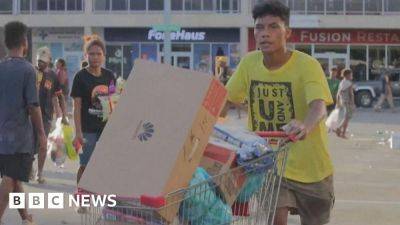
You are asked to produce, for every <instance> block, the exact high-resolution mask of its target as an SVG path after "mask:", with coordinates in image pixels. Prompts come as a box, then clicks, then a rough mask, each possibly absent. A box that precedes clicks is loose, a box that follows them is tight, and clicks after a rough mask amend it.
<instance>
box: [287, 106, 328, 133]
mask: <svg viewBox="0 0 400 225" xmlns="http://www.w3.org/2000/svg"><path fill="white" fill-rule="evenodd" d="M325 116H326V106H325V102H324V100H322V99H316V100H313V101H312V102H310V104H309V110H308V113H307V116H306V118H305V119H304V121H303V122H302V121H298V120H292V121H291V122H290V123H288V124H287V125H285V126H284V127H283V130H284V131H285V132H286V134H288V135H295V136H296V139H298V140H303V139H305V138H306V137H307V135H308V134H309V133H310V132H311V131H312V130H313V129H314V127H315V126H316V125H317V124H318V123H319V122H320V121H321V120H322V119H323V118H324V117H325Z"/></svg>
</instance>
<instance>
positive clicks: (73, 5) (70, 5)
mask: <svg viewBox="0 0 400 225" xmlns="http://www.w3.org/2000/svg"><path fill="white" fill-rule="evenodd" d="M67 10H76V11H82V10H83V0H67Z"/></svg>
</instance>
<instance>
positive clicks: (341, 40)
mask: <svg viewBox="0 0 400 225" xmlns="http://www.w3.org/2000/svg"><path fill="white" fill-rule="evenodd" d="M290 42H293V43H319V44H357V43H360V44H400V30H366V29H360V30H346V29H293V32H292V37H291V38H290Z"/></svg>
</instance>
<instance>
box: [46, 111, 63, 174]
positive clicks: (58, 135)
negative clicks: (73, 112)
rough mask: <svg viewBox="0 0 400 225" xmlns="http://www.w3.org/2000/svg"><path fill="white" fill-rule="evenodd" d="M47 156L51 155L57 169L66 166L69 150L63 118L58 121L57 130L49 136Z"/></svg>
mask: <svg viewBox="0 0 400 225" xmlns="http://www.w3.org/2000/svg"><path fill="white" fill-rule="evenodd" d="M47 154H48V155H50V158H51V161H52V162H53V163H54V164H55V165H56V166H57V167H63V166H64V163H65V159H66V155H67V150H66V147H65V143H64V134H63V129H62V123H61V118H58V119H57V121H56V128H55V129H54V130H53V131H52V132H51V133H50V134H49V137H48V145H47Z"/></svg>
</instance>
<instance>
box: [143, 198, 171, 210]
mask: <svg viewBox="0 0 400 225" xmlns="http://www.w3.org/2000/svg"><path fill="white" fill-rule="evenodd" d="M140 203H141V204H142V205H146V206H150V207H153V208H161V207H163V206H165V205H166V200H165V198H164V197H163V196H149V195H142V196H140Z"/></svg>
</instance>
